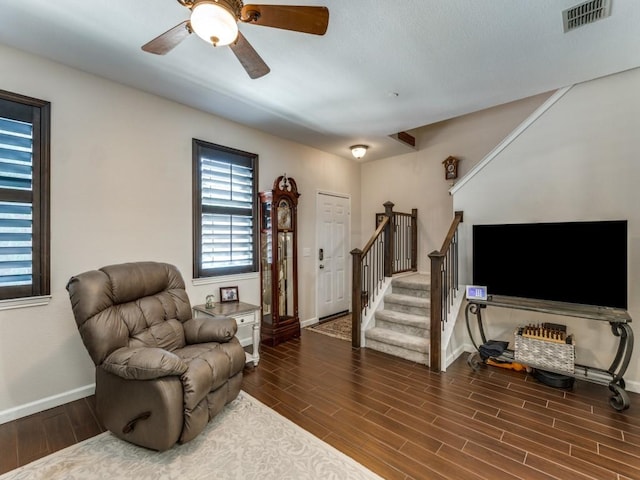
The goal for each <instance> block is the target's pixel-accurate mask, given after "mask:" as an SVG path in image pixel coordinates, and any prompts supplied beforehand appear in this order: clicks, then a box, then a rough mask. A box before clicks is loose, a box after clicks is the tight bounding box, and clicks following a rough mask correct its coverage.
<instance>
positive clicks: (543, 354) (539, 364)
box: [514, 332, 576, 373]
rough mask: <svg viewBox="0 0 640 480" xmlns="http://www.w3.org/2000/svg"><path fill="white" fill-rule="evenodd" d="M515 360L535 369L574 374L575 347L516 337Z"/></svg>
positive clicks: (520, 336)
mask: <svg viewBox="0 0 640 480" xmlns="http://www.w3.org/2000/svg"><path fill="white" fill-rule="evenodd" d="M514 360H515V361H516V362H518V363H522V364H525V365H529V366H531V367H534V368H540V369H542V370H544V369H550V370H555V371H559V372H567V373H573V370H574V366H575V360H576V354H575V345H572V344H567V343H558V342H550V341H545V340H538V339H536V338H529V337H523V336H522V335H518V333H517V332H516V335H515V349H514Z"/></svg>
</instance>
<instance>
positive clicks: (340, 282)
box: [316, 192, 351, 321]
mask: <svg viewBox="0 0 640 480" xmlns="http://www.w3.org/2000/svg"><path fill="white" fill-rule="evenodd" d="M316 218H317V220H316V222H317V223H316V232H317V233H316V238H317V243H316V269H317V274H318V275H317V278H318V281H317V285H318V292H317V298H318V319H319V321H322V320H327V319H330V318H332V317H335V316H337V315H339V314H344V313H347V312H348V311H349V284H350V282H349V277H348V274H349V238H350V227H351V197H349V196H348V195H343V194H337V193H327V192H318V195H317V200H316Z"/></svg>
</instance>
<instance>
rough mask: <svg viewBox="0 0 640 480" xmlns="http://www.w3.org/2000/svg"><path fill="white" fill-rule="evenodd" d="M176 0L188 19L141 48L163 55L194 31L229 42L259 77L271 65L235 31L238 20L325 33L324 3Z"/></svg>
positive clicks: (215, 42)
mask: <svg viewBox="0 0 640 480" xmlns="http://www.w3.org/2000/svg"><path fill="white" fill-rule="evenodd" d="M177 1H178V3H179V4H181V5H182V6H184V7H187V8H188V9H189V10H191V17H190V18H189V20H185V21H184V22H182V23H179V24H178V25H176V26H175V27H173V28H171V29H169V30H167V31H166V32H164V33H163V34H162V35H160V36H158V37H156V38H154V39H153V40H151V41H150V42H148V43H146V44H144V45H143V46H142V50H144V51H145V52H149V53H155V54H156V55H164V54H166V53H168V52H170V51H171V50H172V49H173V48H174V47H176V46H177V45H178V44H179V43H180V42H182V40H184V39H185V38H187V37H188V36H189V35H191V33H195V34H196V35H198V36H199V37H200V38H202V39H203V40H204V41H205V42H207V43H210V44H211V45H213V46H214V47H217V46H224V45H229V47H231V50H232V51H233V53H234V54H235V56H236V57H237V58H238V60H239V61H240V63H241V64H242V66H243V67H244V69H245V70H246V71H247V73H248V74H249V76H250V77H251V78H260V77H262V76H264V75H266V74H267V73H269V71H270V69H269V66H268V65H267V64H266V63H265V62H264V60H262V58H260V55H258V53H257V52H256V51H255V50H254V48H253V47H252V46H251V44H250V43H249V42H248V41H247V39H246V38H245V37H244V35H242V33H240V31H238V22H243V23H250V24H254V25H262V26H265V27H273V28H281V29H284V30H292V31H294V32H302V33H311V34H314V35H324V34H325V32H326V31H327V26H328V25H329V9H328V8H327V7H305V6H291V5H243V3H242V1H241V0H177Z"/></svg>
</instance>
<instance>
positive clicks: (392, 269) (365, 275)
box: [351, 202, 418, 348]
mask: <svg viewBox="0 0 640 480" xmlns="http://www.w3.org/2000/svg"><path fill="white" fill-rule="evenodd" d="M393 207H394V204H393V203H392V202H385V204H384V213H380V214H377V215H376V222H377V228H376V230H375V232H374V233H373V235H372V236H371V238H370V239H369V241H368V242H367V244H366V245H365V246H364V248H363V249H362V250H360V249H357V248H355V249H353V250H352V251H351V259H352V281H351V324H352V325H351V345H352V347H354V348H360V346H361V345H360V344H361V338H360V337H361V333H362V332H361V326H362V314H363V312H364V313H365V314H366V313H367V310H368V309H369V308H370V307H371V305H372V303H373V301H374V299H375V298H376V296H377V295H378V293H379V291H380V288H381V287H382V285H383V283H384V279H385V278H386V277H391V276H392V275H393V274H394V273H400V272H407V271H414V272H415V271H417V270H418V268H417V266H418V259H417V252H418V210H417V209H415V208H414V209H413V210H412V211H411V213H400V212H394V211H393Z"/></svg>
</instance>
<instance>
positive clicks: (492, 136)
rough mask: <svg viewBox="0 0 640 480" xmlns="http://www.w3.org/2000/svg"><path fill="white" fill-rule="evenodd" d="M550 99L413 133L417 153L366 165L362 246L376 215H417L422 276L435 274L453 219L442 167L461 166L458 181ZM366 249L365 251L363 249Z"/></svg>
mask: <svg viewBox="0 0 640 480" xmlns="http://www.w3.org/2000/svg"><path fill="white" fill-rule="evenodd" d="M548 96H549V94H548V93H547V94H541V95H536V96H534V97H530V98H526V99H523V100H519V101H517V102H511V103H508V104H505V105H501V106H498V107H494V108H490V109H487V110H482V111H480V112H476V113H472V114H469V115H464V116H462V117H458V118H454V119H451V120H446V121H443V122H439V123H436V124H433V125H429V126H426V127H422V128H420V129H417V130H415V131H414V132H412V133H413V134H414V135H415V137H416V145H417V148H418V150H417V151H416V152H411V153H408V154H404V155H399V156H396V157H391V158H386V159H381V160H377V161H371V162H366V163H364V164H362V211H363V217H362V232H363V245H364V242H366V241H367V240H368V239H369V237H370V235H371V234H372V233H373V230H374V219H375V213H376V212H383V211H384V207H383V206H382V204H383V203H385V202H386V201H387V200H391V201H392V202H393V203H394V204H395V207H394V209H395V210H397V211H399V212H407V213H408V212H411V209H412V208H417V209H418V270H419V271H422V272H428V271H429V269H430V266H429V258H428V256H427V254H428V253H430V252H432V251H433V250H435V249H439V248H440V247H441V246H442V242H443V241H444V237H445V235H446V233H447V231H448V229H449V225H451V220H452V219H453V200H452V198H451V196H450V195H449V188H450V187H451V185H452V182H451V181H447V180H445V179H444V167H443V165H442V161H443V160H444V159H445V158H447V157H448V156H449V155H453V156H454V157H456V158H458V159H459V160H460V163H459V165H458V174H459V178H460V177H461V176H462V175H464V174H465V173H466V172H468V171H469V170H470V169H471V168H472V167H473V166H474V165H475V164H476V163H478V162H479V161H480V160H482V158H483V157H484V156H485V155H486V154H487V153H489V152H490V151H491V149H493V147H495V146H496V145H497V144H498V143H499V142H500V141H501V140H502V139H503V138H505V137H506V136H507V135H508V134H509V133H510V132H511V131H512V130H513V129H514V128H515V127H516V126H517V125H518V124H519V123H520V122H522V121H523V120H524V119H526V118H527V116H529V114H531V112H533V111H534V110H535V109H536V108H537V107H538V106H539V105H540V104H542V102H544V100H546V99H547V98H548ZM360 248H362V245H361V246H360Z"/></svg>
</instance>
